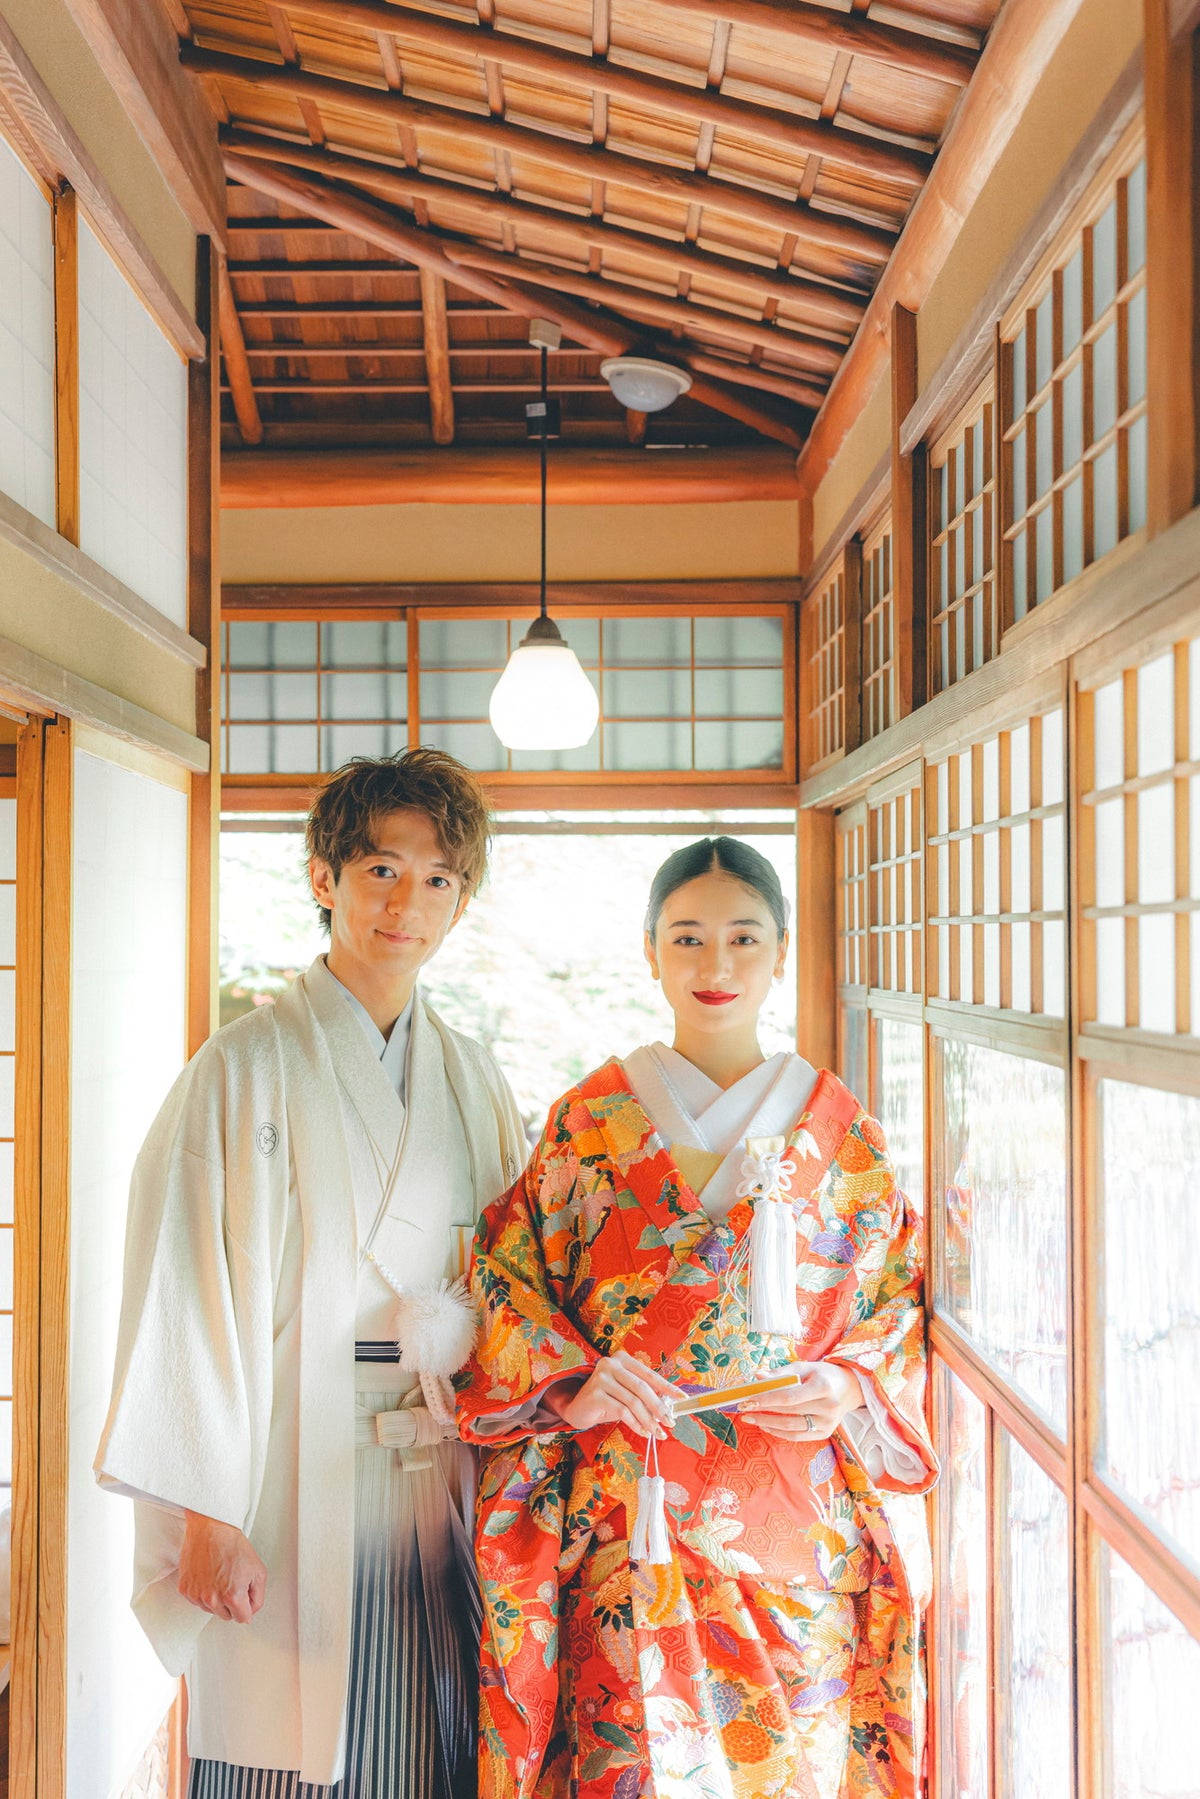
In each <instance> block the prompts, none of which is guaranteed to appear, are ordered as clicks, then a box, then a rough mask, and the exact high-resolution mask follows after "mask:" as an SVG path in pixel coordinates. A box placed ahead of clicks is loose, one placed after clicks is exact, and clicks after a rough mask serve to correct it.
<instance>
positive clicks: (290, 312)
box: [238, 300, 503, 322]
mask: <svg viewBox="0 0 1200 1799" xmlns="http://www.w3.org/2000/svg"><path fill="white" fill-rule="evenodd" d="M238 311H239V312H240V313H241V315H242V317H243V318H259V319H297V320H300V321H301V322H303V320H305V319H415V318H416V317H417V316H418V315H419V313H420V311H421V307H420V303H419V302H418V301H415V300H414V301H411V302H409V301H403V300H400V301H397V302H396V303H395V304H389V303H388V301H386V300H329V301H327V302H325V303H322V302H321V301H319V300H243V301H242V302H241V304H240V305H239V307H238ZM446 315H447V317H448V318H463V319H494V318H500V317H502V316H503V315H502V314H501V313H500V311H499V309H498V308H497V307H495V306H464V305H462V304H461V302H456V303H455V304H454V305H449V304H448V305H447V307H446Z"/></svg>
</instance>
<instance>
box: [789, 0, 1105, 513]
mask: <svg viewBox="0 0 1200 1799" xmlns="http://www.w3.org/2000/svg"><path fill="white" fill-rule="evenodd" d="M1082 4H1083V0H1005V5H1004V6H1003V7H1002V8H1001V10H1000V14H999V17H998V19H997V21H996V24H995V26H994V27H993V29H992V34H991V36H990V37H989V39H988V43H987V47H986V49H985V50H984V52H983V55H982V56H981V57H980V59H979V68H978V69H977V71H976V73H975V77H974V79H973V80H972V82H971V85H970V87H969V88H968V89H967V91H966V93H965V94H964V95H963V99H962V104H961V105H960V106H959V109H958V112H957V113H956V115H955V119H954V124H953V126H952V128H951V131H950V135H949V137H948V138H947V140H946V143H945V146H944V148H943V149H942V151H941V153H940V154H939V156H938V159H937V162H936V164H935V165H934V170H933V174H932V175H931V176H930V178H929V181H928V182H927V183H926V185H925V188H924V189H923V191H922V193H921V195H920V197H919V199H918V200H917V203H916V205H915V206H914V208H913V210H912V213H911V215H910V217H909V221H908V224H907V225H906V226H905V228H904V233H903V236H902V237H901V239H900V242H899V244H898V245H897V246H896V252H895V255H894V256H893V257H892V260H891V262H890V263H889V264H888V266H887V268H886V269H885V270H884V273H883V277H882V279H881V280H880V283H879V286H878V287H877V288H876V290H875V292H874V294H873V295H872V297H871V303H870V305H869V306H868V308H867V311H866V315H865V317H864V319H863V322H862V325H861V326H860V327H859V331H858V335H857V336H856V338H855V340H854V342H853V344H852V345H851V346H850V349H849V351H848V352H847V355H846V358H845V360H844V362H843V363H842V367H841V370H840V371H839V373H838V375H837V377H836V379H835V380H834V383H833V386H832V387H831V388H830V390H829V397H828V399H827V400H826V401H825V404H824V406H823V407H822V409H821V412H820V413H819V415H818V418H817V422H816V424H815V426H814V427H813V431H812V435H811V437H810V438H809V440H808V443H807V444H806V445H805V448H804V451H803V453H802V454H801V457H800V465H799V467H800V479H801V484H802V486H803V488H804V491H805V493H806V495H807V496H808V497H809V499H811V497H812V496H813V495H814V494H815V493H816V490H817V487H818V486H819V485H820V482H821V479H822V477H823V476H824V474H825V473H826V471H827V470H828V468H829V466H830V464H831V463H832V462H833V459H834V457H835V456H836V455H837V453H838V451H839V450H840V449H841V447H842V445H843V443H844V442H845V441H846V436H847V434H848V433H849V431H850V429H851V427H852V426H853V425H854V423H855V421H856V420H857V419H858V418H859V417H860V416H861V414H862V411H863V408H864V407H865V406H866V404H867V402H868V401H869V400H870V397H871V395H872V393H873V392H874V391H875V387H876V385H877V384H878V382H879V381H880V379H881V378H882V377H883V375H884V374H885V372H886V369H887V363H888V356H889V345H890V330H891V315H892V307H893V306H896V305H900V306H905V307H907V308H908V310H909V311H910V312H919V311H920V309H921V306H922V305H923V303H924V302H925V300H926V299H927V297H928V295H929V293H930V291H931V289H932V287H933V284H934V282H935V281H936V279H937V277H938V275H939V274H940V272H941V270H942V267H943V265H944V263H945V261H946V258H947V256H948V255H949V254H950V251H951V250H952V248H953V246H954V242H955V240H956V238H957V237H958V235H959V232H960V231H961V230H962V227H963V221H964V220H965V219H966V218H967V216H968V214H969V213H970V210H971V208H972V206H973V205H974V203H975V201H976V200H977V199H978V197H979V195H980V193H981V192H982V190H983V187H984V185H985V183H986V182H987V181H988V179H989V177H990V176H991V174H992V172H993V170H994V169H995V167H996V164H997V163H998V162H999V160H1000V157H1001V155H1002V154H1003V152H1004V150H1005V148H1006V146H1007V144H1008V142H1009V140H1010V138H1011V137H1012V134H1013V132H1014V131H1015V130H1016V127H1017V125H1018V123H1019V121H1020V119H1021V117H1022V115H1023V113H1024V111H1025V109H1026V107H1027V106H1028V105H1029V102H1030V100H1031V99H1032V97H1033V94H1034V91H1035V89H1036V88H1037V85H1038V83H1039V81H1040V80H1041V79H1042V76H1043V75H1044V74H1045V72H1046V68H1047V66H1048V64H1049V62H1050V59H1051V57H1052V56H1053V55H1054V53H1055V51H1056V50H1057V49H1058V46H1059V44H1060V43H1061V42H1062V40H1063V38H1064V36H1065V35H1066V32H1067V30H1068V28H1069V27H1070V25H1071V22H1072V20H1073V19H1074V18H1075V15H1076V14H1077V13H1078V11H1079V9H1080V6H1081V5H1082Z"/></svg>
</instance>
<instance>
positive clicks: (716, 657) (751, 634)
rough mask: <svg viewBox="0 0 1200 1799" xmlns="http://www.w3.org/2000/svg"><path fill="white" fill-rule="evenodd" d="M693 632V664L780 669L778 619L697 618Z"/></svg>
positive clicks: (781, 649)
mask: <svg viewBox="0 0 1200 1799" xmlns="http://www.w3.org/2000/svg"><path fill="white" fill-rule="evenodd" d="M695 629H696V661H697V663H702V662H707V663H716V664H725V665H727V666H732V665H736V664H737V663H743V664H746V663H751V664H763V665H765V666H766V667H768V668H772V667H774V668H778V667H780V666H781V665H782V662H783V620H782V619H781V618H698V619H697V620H696V626H695Z"/></svg>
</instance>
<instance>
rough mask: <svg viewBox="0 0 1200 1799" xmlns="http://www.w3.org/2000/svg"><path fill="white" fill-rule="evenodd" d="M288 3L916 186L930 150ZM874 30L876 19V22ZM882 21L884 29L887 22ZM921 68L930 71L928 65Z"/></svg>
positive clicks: (393, 16)
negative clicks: (905, 146) (923, 151)
mask: <svg viewBox="0 0 1200 1799" xmlns="http://www.w3.org/2000/svg"><path fill="white" fill-rule="evenodd" d="M288 3H289V7H290V10H291V11H292V12H294V13H298V14H300V15H301V16H306V17H310V18H318V19H321V20H323V21H325V22H326V23H327V24H336V25H338V26H340V27H345V26H357V27H359V28H360V29H361V30H364V31H370V32H378V31H385V32H387V33H388V34H389V35H391V36H392V37H393V38H396V39H398V40H400V41H401V42H403V43H411V44H420V45H421V46H423V47H424V48H425V49H429V50H437V51H442V52H444V53H446V54H448V55H451V56H466V57H483V58H487V59H488V60H490V61H492V62H494V63H496V64H498V65H500V66H501V67H502V68H510V69H519V70H521V72H522V73H524V74H527V75H537V76H540V77H541V78H542V79H544V80H547V81H553V82H566V83H567V84H568V85H570V86H574V87H580V88H586V89H588V90H589V91H590V92H593V93H598V94H606V95H607V96H608V97H609V98H610V99H615V100H622V101H625V102H627V103H628V104H630V105H633V106H639V107H649V108H652V109H657V110H659V111H662V112H666V113H669V114H670V115H672V116H673V117H676V118H682V119H690V120H691V121H692V122H693V123H694V124H698V125H711V126H713V127H714V128H715V129H716V130H718V131H720V130H722V129H725V130H731V131H737V132H738V133H739V134H741V135H743V136H746V137H750V138H755V139H757V140H758V141H760V142H762V143H769V144H773V145H775V146H776V148H778V149H782V150H786V151H788V152H789V153H790V154H791V155H802V156H821V157H827V158H828V159H829V160H830V161H831V162H833V163H836V164H837V165H839V166H840V167H842V168H845V169H851V170H853V171H854V173H856V174H859V175H868V176H871V177H874V178H877V179H883V180H892V181H902V182H903V181H906V182H908V183H910V184H911V185H912V186H917V187H919V186H920V184H921V182H922V181H923V180H924V178H925V176H926V175H927V174H928V172H929V158H928V156H926V155H924V154H922V153H921V152H919V151H913V150H909V149H906V148H903V147H901V146H899V145H893V144H890V143H888V142H886V141H885V140H883V139H880V138H877V137H873V136H871V135H870V134H869V133H866V132H861V131H854V130H850V129H848V128H847V127H846V126H844V125H835V124H832V123H830V122H829V121H828V120H825V119H820V118H816V119H814V118H808V119H806V118H802V117H798V116H797V115H796V113H795V112H794V111H785V110H784V109H783V108H782V107H781V108H778V109H776V108H773V107H771V106H770V105H764V104H762V103H755V104H751V103H750V102H749V101H747V100H735V99H733V98H732V97H731V96H730V95H728V94H722V93H718V92H715V91H714V90H712V89H710V88H706V87H689V86H688V85H686V84H685V83H684V82H681V81H668V80H666V79H664V78H663V77H661V76H658V75H644V74H642V73H641V72H640V71H639V70H635V69H627V68H623V67H621V65H620V64H618V63H612V62H609V61H608V60H607V58H605V57H603V56H578V55H574V54H573V53H572V52H571V51H569V50H557V49H553V48H551V46H550V45H548V44H542V43H537V42H535V41H534V40H532V39H531V38H526V37H518V36H517V35H516V34H515V33H514V32H512V31H497V30H496V29H495V28H494V27H489V26H474V25H459V24H456V23H454V22H453V21H452V20H449V19H440V18H437V17H435V16H434V14H432V13H422V12H416V11H414V10H412V9H411V8H409V7H406V6H400V5H396V4H394V3H393V0H288ZM796 11H797V12H799V13H800V14H803V15H814V14H816V15H820V16H821V17H824V18H828V19H830V20H834V19H835V18H836V15H835V14H833V13H830V12H828V11H827V10H826V9H825V8H823V7H815V6H807V7H806V6H800V7H797V8H796ZM856 24H857V25H859V26H861V27H862V28H863V37H864V39H866V40H870V38H871V36H872V29H871V25H870V22H869V21H868V20H866V19H861V20H857V21H855V22H854V23H850V22H849V21H846V20H845V18H844V16H843V29H842V31H841V32H840V33H838V34H837V36H838V37H839V38H843V37H849V38H850V40H851V42H853V40H854V29H855V25H856ZM847 26H848V27H849V28H848V29H846V27H847ZM880 29H881V28H880V27H878V26H876V27H875V31H879V30H880ZM882 29H883V31H884V32H885V33H887V32H888V31H889V29H890V28H888V27H883V28H882ZM892 35H894V36H895V37H896V38H899V39H900V40H902V42H903V43H904V44H907V41H908V40H909V39H910V37H912V35H913V34H911V33H909V32H893V33H892ZM916 41H917V43H918V44H921V42H922V40H920V39H917V40H916ZM926 42H927V40H926ZM836 47H837V48H841V49H846V48H848V45H846V44H844V43H840V42H839V43H838V44H837V45H836ZM936 52H937V46H934V54H935V55H936ZM946 60H947V62H949V63H950V64H951V65H952V66H953V67H954V68H955V69H956V79H957V80H958V81H959V83H961V82H963V81H964V80H966V78H967V76H969V74H970V62H968V65H967V67H966V70H965V72H964V70H963V58H962V56H961V53H958V52H950V54H949V55H948V56H947V58H946ZM971 60H973V59H971ZM922 72H923V73H925V74H928V72H929V71H928V70H924V71H922Z"/></svg>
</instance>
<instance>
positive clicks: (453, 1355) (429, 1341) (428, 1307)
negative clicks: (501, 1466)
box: [366, 1250, 479, 1437]
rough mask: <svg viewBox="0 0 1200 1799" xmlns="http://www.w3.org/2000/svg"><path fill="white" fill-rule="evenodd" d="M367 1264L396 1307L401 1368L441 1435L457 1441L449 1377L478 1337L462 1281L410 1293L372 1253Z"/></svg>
mask: <svg viewBox="0 0 1200 1799" xmlns="http://www.w3.org/2000/svg"><path fill="white" fill-rule="evenodd" d="M366 1259H367V1261H368V1262H370V1263H371V1264H372V1266H373V1267H374V1268H376V1269H378V1271H379V1273H380V1274H381V1275H382V1276H383V1278H384V1280H385V1281H386V1282H387V1284H388V1286H389V1287H390V1288H391V1289H392V1292H393V1293H394V1294H395V1295H396V1298H397V1299H398V1300H399V1302H400V1303H399V1305H398V1306H397V1308H396V1343H397V1345H398V1347H399V1350H400V1366H401V1367H402V1368H403V1369H404V1370H405V1371H406V1373H408V1374H415V1375H416V1376H417V1378H418V1380H419V1381H420V1383H421V1391H422V1393H423V1394H424V1396H425V1404H426V1406H427V1408H428V1410H429V1411H430V1412H431V1413H432V1415H433V1416H434V1418H436V1419H437V1421H438V1423H439V1425H440V1426H441V1428H442V1430H443V1432H448V1433H449V1434H450V1435H451V1436H455V1437H456V1436H457V1435H458V1426H457V1424H456V1422H455V1417H454V1388H453V1387H452V1386H451V1384H450V1377H451V1375H453V1374H457V1373H458V1371H459V1369H460V1368H463V1367H465V1366H466V1364H467V1362H468V1361H469V1360H470V1357H471V1351H472V1350H473V1349H474V1347H475V1344H476V1341H477V1340H478V1337H479V1313H478V1311H477V1310H476V1308H475V1303H474V1301H473V1300H472V1298H471V1295H470V1292H469V1290H468V1288H467V1284H466V1282H465V1281H462V1280H455V1281H438V1282H436V1283H435V1284H434V1285H433V1286H429V1287H419V1288H417V1289H416V1290H415V1291H411V1290H407V1289H405V1288H404V1287H403V1286H402V1285H401V1283H400V1282H399V1281H398V1280H397V1279H396V1276H395V1275H394V1274H392V1273H391V1271H390V1270H389V1269H388V1268H386V1267H385V1266H384V1264H383V1263H382V1262H381V1261H380V1260H379V1257H378V1256H377V1255H375V1253H374V1251H373V1250H368V1251H367V1253H366Z"/></svg>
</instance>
